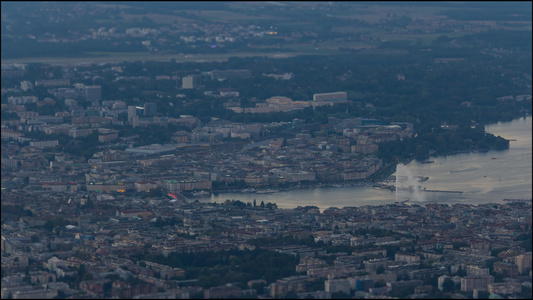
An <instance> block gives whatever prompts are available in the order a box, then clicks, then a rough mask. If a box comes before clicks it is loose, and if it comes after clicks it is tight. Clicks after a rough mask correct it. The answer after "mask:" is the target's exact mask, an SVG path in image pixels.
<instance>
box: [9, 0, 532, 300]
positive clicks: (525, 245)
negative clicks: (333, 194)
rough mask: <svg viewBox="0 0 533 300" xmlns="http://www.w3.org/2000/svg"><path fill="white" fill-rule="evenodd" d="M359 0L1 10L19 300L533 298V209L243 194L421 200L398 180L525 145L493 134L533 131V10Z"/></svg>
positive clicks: (519, 203) (506, 202) (509, 203)
mask: <svg viewBox="0 0 533 300" xmlns="http://www.w3.org/2000/svg"><path fill="white" fill-rule="evenodd" d="M343 3H344V2H333V3H330V2H328V3H327V4H326V3H322V2H315V4H296V3H292V2H286V3H284V2H280V3H277V2H272V3H271V2H268V3H267V2H264V3H263V2H257V3H254V2H240V3H239V2H237V3H234V2H220V3H218V2H217V3H211V4H213V6H212V7H211V8H209V9H208V8H207V7H208V6H207V5H208V4H209V3H199V4H198V5H199V6H198V7H195V6H194V5H193V4H192V2H182V4H181V5H182V6H179V4H176V3H174V4H172V3H170V4H161V5H162V6H161V7H158V6H154V7H150V8H149V7H146V5H147V4H146V3H144V2H138V3H137V4H132V5H131V6H130V5H120V4H118V5H117V4H112V3H107V4H103V3H98V4H96V3H92V4H90V3H89V4H87V3H83V2H74V3H71V4H68V5H65V6H64V7H62V8H57V9H56V8H55V5H56V4H57V3H56V4H54V3H53V2H51V3H40V2H36V4H35V5H32V4H29V3H21V4H19V5H15V4H13V3H5V2H2V9H3V10H4V8H5V13H4V12H2V74H1V75H2V76H1V78H2V87H1V112H2V120H1V139H2V144H1V213H2V219H1V226H2V234H1V235H2V240H1V255H2V256H1V257H2V266H1V272H2V275H1V278H2V279H1V280H2V282H1V297H2V299H30V298H32V299H33V298H42V299H44V298H46V299H51V298H54V299H85V298H89V299H90V298H115V299H116V298H135V299H213V298H219V299H220V298H243V299H249V298H256V299H275V298H285V299H383V298H386V299H402V298H411V299H421V298H443V299H480V298H485V299H488V298H492V299H517V298H531V294H532V284H531V282H532V261H531V259H532V252H531V251H532V222H531V220H532V215H531V214H532V210H531V209H532V199H531V198H528V199H507V198H506V199H499V200H500V201H499V202H497V203H485V204H477V205H474V204H469V203H445V202H442V203H441V202H439V203H430V202H425V203H422V202H419V201H413V200H417V199H413V197H411V199H409V198H406V199H404V198H403V197H402V198H401V199H398V197H396V201H393V202H391V203H389V204H383V205H361V206H347V207H342V208H341V207H335V206H334V205H332V206H331V207H329V208H326V209H322V208H319V207H317V206H313V205H301V206H297V205H294V206H292V207H291V208H281V207H278V203H276V202H275V201H272V202H268V201H263V200H258V201H256V199H253V201H246V200H245V201H243V200H242V199H250V195H258V196H259V195H261V194H268V195H272V196H273V198H272V199H275V195H276V194H277V193H280V192H284V191H297V190H308V189H313V188H320V187H355V186H367V187H371V188H374V189H376V190H387V191H388V190H390V191H392V192H395V191H397V190H398V189H400V188H401V189H403V190H407V191H409V190H410V191H411V193H414V194H416V193H417V192H416V189H419V188H420V187H418V183H419V182H424V181H425V180H427V179H428V178H427V177H423V176H417V177H413V178H410V179H409V180H410V181H411V182H410V183H409V185H408V186H407V187H405V186H402V187H400V186H399V185H398V182H399V179H400V177H405V176H404V174H403V173H400V172H399V171H397V168H398V166H404V165H405V164H407V163H409V162H411V161H413V160H417V161H420V162H422V163H427V164H431V163H433V160H432V157H436V156H438V155H454V154H458V153H470V152H475V153H477V152H483V153H484V152H487V151H490V150H495V149H496V150H499V151H507V150H508V149H509V147H510V143H509V140H508V139H505V138H503V137H500V136H495V135H493V134H490V133H488V132H486V131H485V125H487V124H490V123H494V122H498V121H510V120H513V119H516V118H522V117H523V118H524V120H525V118H526V117H529V118H530V116H531V111H532V109H531V106H532V105H531V104H532V96H531V43H529V44H527V45H526V44H524V43H523V41H515V40H513V37H522V36H524V34H523V32H525V33H527V34H529V37H528V38H529V41H531V36H530V33H531V14H530V13H529V15H527V14H526V15H525V16H524V15H520V14H515V15H514V16H515V17H516V18H517V20H515V22H516V23H513V22H511V21H508V20H507V19H505V16H502V20H497V21H495V22H492V23H491V22H488V21H487V22H481V21H479V22H473V21H471V20H468V19H469V18H472V16H471V15H469V14H468V13H464V15H463V13H461V12H459V11H458V10H453V9H451V8H449V9H450V10H446V11H445V14H447V15H446V17H442V18H441V17H438V18H435V17H434V16H433V15H431V17H426V18H422V17H420V19H419V18H415V17H414V15H416V14H419V16H426V15H425V14H427V12H428V11H432V10H431V9H433V8H432V6H431V5H428V6H427V7H426V6H424V5H423V6H422V7H416V6H414V5H411V6H405V7H404V6H402V5H401V7H402V8H401V9H409V10H411V11H413V14H414V15H411V17H407V15H404V16H400V15H394V14H392V13H390V12H388V11H389V10H390V9H391V8H390V7H387V6H386V5H385V4H383V5H385V6H383V7H382V6H379V5H378V6H373V5H367V4H363V3H361V4H359V3H351V4H343ZM174 5H177V6H174ZM258 5H259V6H258ZM358 5H363V6H361V8H364V10H363V12H360V14H361V18H360V19H354V20H351V19H350V21H347V19H344V17H338V16H339V15H342V16H343V14H342V13H341V12H342V10H344V9H354V8H357V9H358V8H359V6H358ZM389 5H390V4H389ZM226 6H227V7H229V8H227V7H226ZM92 7H94V10H93V9H92ZM165 7H166V9H169V10H174V14H175V15H174V16H172V17H170V16H171V15H170V14H167V13H168V12H165ZM384 7H385V8H384ZM445 7H446V6H445ZM226 9H227V10H226ZM472 9H473V10H474V9H479V8H478V7H476V6H475V5H474V6H473V8H472ZM145 10H146V11H145ZM374 10H375V11H374ZM370 11H372V12H373V13H370ZM385 11H386V12H387V13H384V12H385ZM401 11H403V10H400V12H401ZM221 12H226V13H228V14H229V15H228V16H224V14H221ZM482 12H483V13H486V14H489V10H487V11H484V10H483V11H482ZM502 12H505V13H509V14H511V12H514V11H513V10H512V9H511V8H508V11H507V10H502ZM241 14H243V15H241ZM332 14H333V15H336V17H335V18H336V19H339V20H341V21H340V23H338V24H336V25H335V26H340V27H339V28H344V29H343V30H340V29H339V31H335V30H333V31H327V30H326V29H320V30H319V29H317V28H315V27H314V25H313V27H307V26H310V25H309V24H307V23H306V22H311V21H310V19H308V18H311V17H312V16H315V17H316V18H321V20H322V18H323V20H324V22H325V23H324V28H326V27H327V28H329V29H328V30H331V28H330V27H331V26H333V25H328V24H330V23H334V22H331V21H327V19H328V18H329V19H331V18H332ZM382 14H383V15H382ZM398 14H399V13H398ZM407 14H409V13H407ZM99 15H101V16H105V17H99ZM244 15H248V17H246V18H245V17H244ZM293 15H297V16H299V17H298V18H301V19H298V18H294V19H291V18H292V17H291V16H293ZM372 15H374V17H373V18H372V17H369V16H372ZM45 16H46V17H45ZM237 16H238V17H237ZM267 16H269V17H271V18H277V17H279V18H280V23H278V24H277V26H267V25H268V24H270V23H269V21H267ZM274 16H276V17H274ZM378 16H379V18H382V19H379V18H378ZM428 16H430V15H428ZM26 18H33V19H32V20H34V21H35V22H34V23H36V24H39V22H42V24H45V25H43V26H41V27H40V26H37V25H35V24H34V23H32V22H30V21H27V22H25V21H24V20H26ZM101 18H103V19H101ZM167 18H168V19H167ZM225 18H236V20H237V21H232V22H227V20H226V21H224V20H225ZM239 18H242V19H239ZM521 18H525V19H524V20H522V19H521ZM28 20H29V19H28ZM80 20H85V21H86V23H84V22H81V21H80ZM154 20H155V21H154ZM207 20H209V21H207ZM239 20H240V21H239ZM297 20H300V21H301V22H302V24H299V25H295V26H294V29H293V27H291V26H293V25H291V24H293V23H292V22H295V21H297ZM28 22H29V23H28ZM327 22H330V23H327ZM61 24H68V26H67V28H68V30H64V29H61V28H62V26H63V25H61ZM99 24H100V25H101V26H100V27H95V26H97V25H99ZM102 24H105V25H102ZM295 24H297V23H295ZM305 24H307V25H305ZM310 24H312V23H310ZM298 26H300V27H298ZM328 26H330V27H328ZM335 26H333V27H332V28H336V27H335ZM350 26H353V27H354V28H364V29H365V30H364V31H363V32H361V33H359V34H354V33H353V32H348V31H346V28H347V27H350ZM522 27H524V28H525V29H524V28H522ZM289 30H290V34H289V33H288V31H289ZM528 30H529V31H528ZM332 32H335V34H331V33H332ZM502 32H505V33H506V34H508V37H509V38H508V39H506V38H505V37H504V35H502V34H501V33H502ZM385 34H386V35H385ZM470 34H473V36H475V37H476V39H471V38H469V37H470V36H469V35H470ZM413 35H414V36H419V37H423V38H424V39H425V38H427V35H431V37H432V39H431V40H430V41H429V42H426V41H424V42H422V41H421V40H420V39H421V38H419V41H418V42H417V43H413V44H410V43H409V42H407V43H406V42H405V41H403V40H394V39H393V40H391V41H389V42H387V41H386V40H385V36H387V39H388V38H390V37H391V36H398V37H402V38H404V37H406V38H407V37H408V38H412V36H413ZM378 36H380V38H379V37H378ZM448 36H449V37H450V38H449V37H448ZM355 38H356V40H354V39H355ZM354 42H355V43H356V44H357V46H354V44H352V43H354ZM361 43H362V44H361ZM60 44H61V45H63V46H59V45H60ZM325 44H328V45H330V46H331V45H336V46H335V47H331V48H328V49H327V50H324V49H326V47H324V45H325ZM36 45H37V46H39V47H36ZM294 45H298V47H297V48H291V47H293V46H294ZM302 45H307V46H310V48H309V49H307V48H306V47H307V46H305V47H304V46H302ZM328 47H329V46H328ZM463 47H464V48H463ZM39 48H40V49H39ZM465 48H466V49H465ZM54 49H60V50H57V51H58V52H57V53H55V55H57V56H61V57H56V56H54V51H55V50H54ZM97 50H99V51H101V52H100V53H99V54H98V53H96V52H90V51H97ZM85 51H89V52H90V53H89V52H87V53H86V56H81V57H78V55H82V54H83V53H85ZM121 51H122V52H121ZM136 51H137V52H139V53H140V52H142V51H145V52H146V53H145V54H144V55H147V56H145V57H147V58H146V59H144V60H139V59H137V58H138V57H137V56H131V58H128V54H127V53H126V54H125V52H135V53H137V52H136ZM308 51H311V52H308ZM315 51H325V52H315ZM104 52H109V53H115V54H112V56H110V57H106V56H105V55H104V54H102V53H104ZM117 52H120V53H122V54H116V53H117ZM237 52H239V53H240V52H248V54H246V55H244V54H243V55H236V56H235V57H233V56H232V54H235V53H237ZM304 52H305V53H304ZM122 55H124V58H123V59H122V58H121V57H120V56H122ZM135 55H138V53H137V54H135ZM166 55H174V56H173V57H172V58H169V57H167V56H166ZM202 55H228V56H227V57H226V58H225V59H224V58H223V57H222V56H217V57H216V58H215V57H214V56H213V57H208V56H202ZM35 57H37V58H36V59H35ZM391 57H392V58H391ZM25 59H28V60H25ZM70 59H73V60H70ZM86 59H87V60H86ZM92 59H94V60H92ZM100 59H101V60H100ZM41 60H42V61H41ZM524 62H525V63H524ZM528 62H529V63H528ZM502 66H503V67H502ZM529 120H530V119H529ZM529 153H531V152H529ZM493 159H496V158H493ZM529 159H531V155H529ZM525 163H526V162H525ZM529 163H530V162H529ZM395 172H396V173H395ZM451 172H452V171H450V173H451ZM397 177H398V178H397ZM500 181H501V178H500ZM395 182H396V184H394V183H395ZM530 191H531V190H529V192H530ZM428 192H430V191H428ZM433 192H435V191H433ZM439 192H448V193H450V195H452V197H453V193H462V191H439ZM223 193H233V194H237V195H243V198H242V199H238V198H235V199H225V200H224V201H219V202H218V203H217V202H215V201H209V197H211V196H212V195H219V194H223ZM245 195H246V198H244V196H245ZM252 198H253V196H252ZM258 198H259V197H258ZM269 199H271V198H269Z"/></svg>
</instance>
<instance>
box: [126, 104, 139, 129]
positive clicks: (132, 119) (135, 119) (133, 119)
mask: <svg viewBox="0 0 533 300" xmlns="http://www.w3.org/2000/svg"><path fill="white" fill-rule="evenodd" d="M128 122H129V123H130V125H131V126H132V127H133V128H135V127H137V125H139V116H137V107H136V106H133V105H132V106H128Z"/></svg>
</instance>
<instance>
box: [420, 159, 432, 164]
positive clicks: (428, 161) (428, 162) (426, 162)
mask: <svg viewBox="0 0 533 300" xmlns="http://www.w3.org/2000/svg"><path fill="white" fill-rule="evenodd" d="M434 162H435V161H434V160H426V161H424V162H422V163H423V164H432V163H434Z"/></svg>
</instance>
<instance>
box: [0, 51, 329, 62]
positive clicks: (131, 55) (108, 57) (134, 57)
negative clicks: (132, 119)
mask: <svg viewBox="0 0 533 300" xmlns="http://www.w3.org/2000/svg"><path fill="white" fill-rule="evenodd" d="M300 50H301V51H295V52H281V51H280V52H257V53H256V52H242V53H222V54H197V55H178V54H172V55H171V54H167V55H157V54H150V53H147V52H87V56H80V57H69V58H65V57H28V58H14V59H3V60H2V64H13V63H44V64H50V65H66V64H91V63H114V62H122V61H170V60H171V59H175V60H176V61H177V62H205V61H226V60H228V58H230V57H253V56H266V57H271V58H276V57H284V56H296V55H313V54H314V55H316V54H320V53H315V52H313V51H311V50H309V51H305V48H302V49H300ZM317 52H318V51H317ZM321 53H322V54H323V53H324V52H321Z"/></svg>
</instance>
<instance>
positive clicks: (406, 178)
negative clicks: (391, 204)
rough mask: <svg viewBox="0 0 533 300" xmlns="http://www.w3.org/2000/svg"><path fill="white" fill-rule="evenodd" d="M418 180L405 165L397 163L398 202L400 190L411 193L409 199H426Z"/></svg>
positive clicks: (420, 200)
mask: <svg viewBox="0 0 533 300" xmlns="http://www.w3.org/2000/svg"><path fill="white" fill-rule="evenodd" d="M417 183H418V180H417V179H416V177H415V176H414V175H413V173H412V172H411V170H409V169H408V168H407V167H406V166H405V165H402V164H398V165H396V185H395V187H396V202H398V194H399V193H398V192H399V191H407V192H408V193H409V196H408V200H411V201H418V202H422V201H424V196H423V195H422V193H421V191H420V187H419V186H418V185H417Z"/></svg>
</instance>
